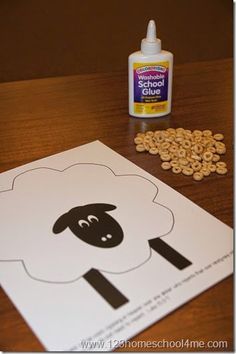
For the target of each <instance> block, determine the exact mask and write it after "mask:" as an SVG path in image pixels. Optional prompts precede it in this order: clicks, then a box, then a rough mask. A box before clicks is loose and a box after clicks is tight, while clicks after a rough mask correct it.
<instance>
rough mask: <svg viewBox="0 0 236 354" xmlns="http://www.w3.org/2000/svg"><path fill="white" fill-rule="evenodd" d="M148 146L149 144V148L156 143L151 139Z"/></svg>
mask: <svg viewBox="0 0 236 354" xmlns="http://www.w3.org/2000/svg"><path fill="white" fill-rule="evenodd" d="M148 144H149V146H150V148H154V147H156V144H155V143H154V142H153V141H152V140H151V141H149V143H148Z"/></svg>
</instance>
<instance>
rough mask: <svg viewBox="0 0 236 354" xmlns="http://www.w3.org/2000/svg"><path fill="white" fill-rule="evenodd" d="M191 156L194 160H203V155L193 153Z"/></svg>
mask: <svg viewBox="0 0 236 354" xmlns="http://www.w3.org/2000/svg"><path fill="white" fill-rule="evenodd" d="M191 158H192V159H193V160H195V161H201V160H202V158H201V156H199V155H197V154H192V155H191Z"/></svg>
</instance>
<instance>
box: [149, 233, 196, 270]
mask: <svg viewBox="0 0 236 354" xmlns="http://www.w3.org/2000/svg"><path fill="white" fill-rule="evenodd" d="M148 242H149V245H150V247H151V248H152V249H154V250H155V251H156V252H157V253H159V254H160V255H161V256H162V257H164V258H165V259H166V260H167V261H169V262H170V263H171V264H173V265H174V266H175V267H176V268H178V269H180V270H182V269H185V268H186V267H188V266H190V265H191V264H192V263H191V262H190V261H189V260H188V259H187V258H185V257H184V256H182V255H181V254H180V253H179V252H177V251H176V250H174V248H172V247H171V246H169V245H168V244H167V243H165V242H164V241H163V240H162V239H160V238H154V239H152V240H149V241H148Z"/></svg>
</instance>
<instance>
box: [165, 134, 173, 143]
mask: <svg viewBox="0 0 236 354" xmlns="http://www.w3.org/2000/svg"><path fill="white" fill-rule="evenodd" d="M174 140H175V137H174V136H172V135H170V136H168V138H166V139H165V142H166V143H172V141H174Z"/></svg>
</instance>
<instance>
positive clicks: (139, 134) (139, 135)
mask: <svg viewBox="0 0 236 354" xmlns="http://www.w3.org/2000/svg"><path fill="white" fill-rule="evenodd" d="M136 136H138V137H140V138H144V137H145V134H144V133H137V134H136Z"/></svg>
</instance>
